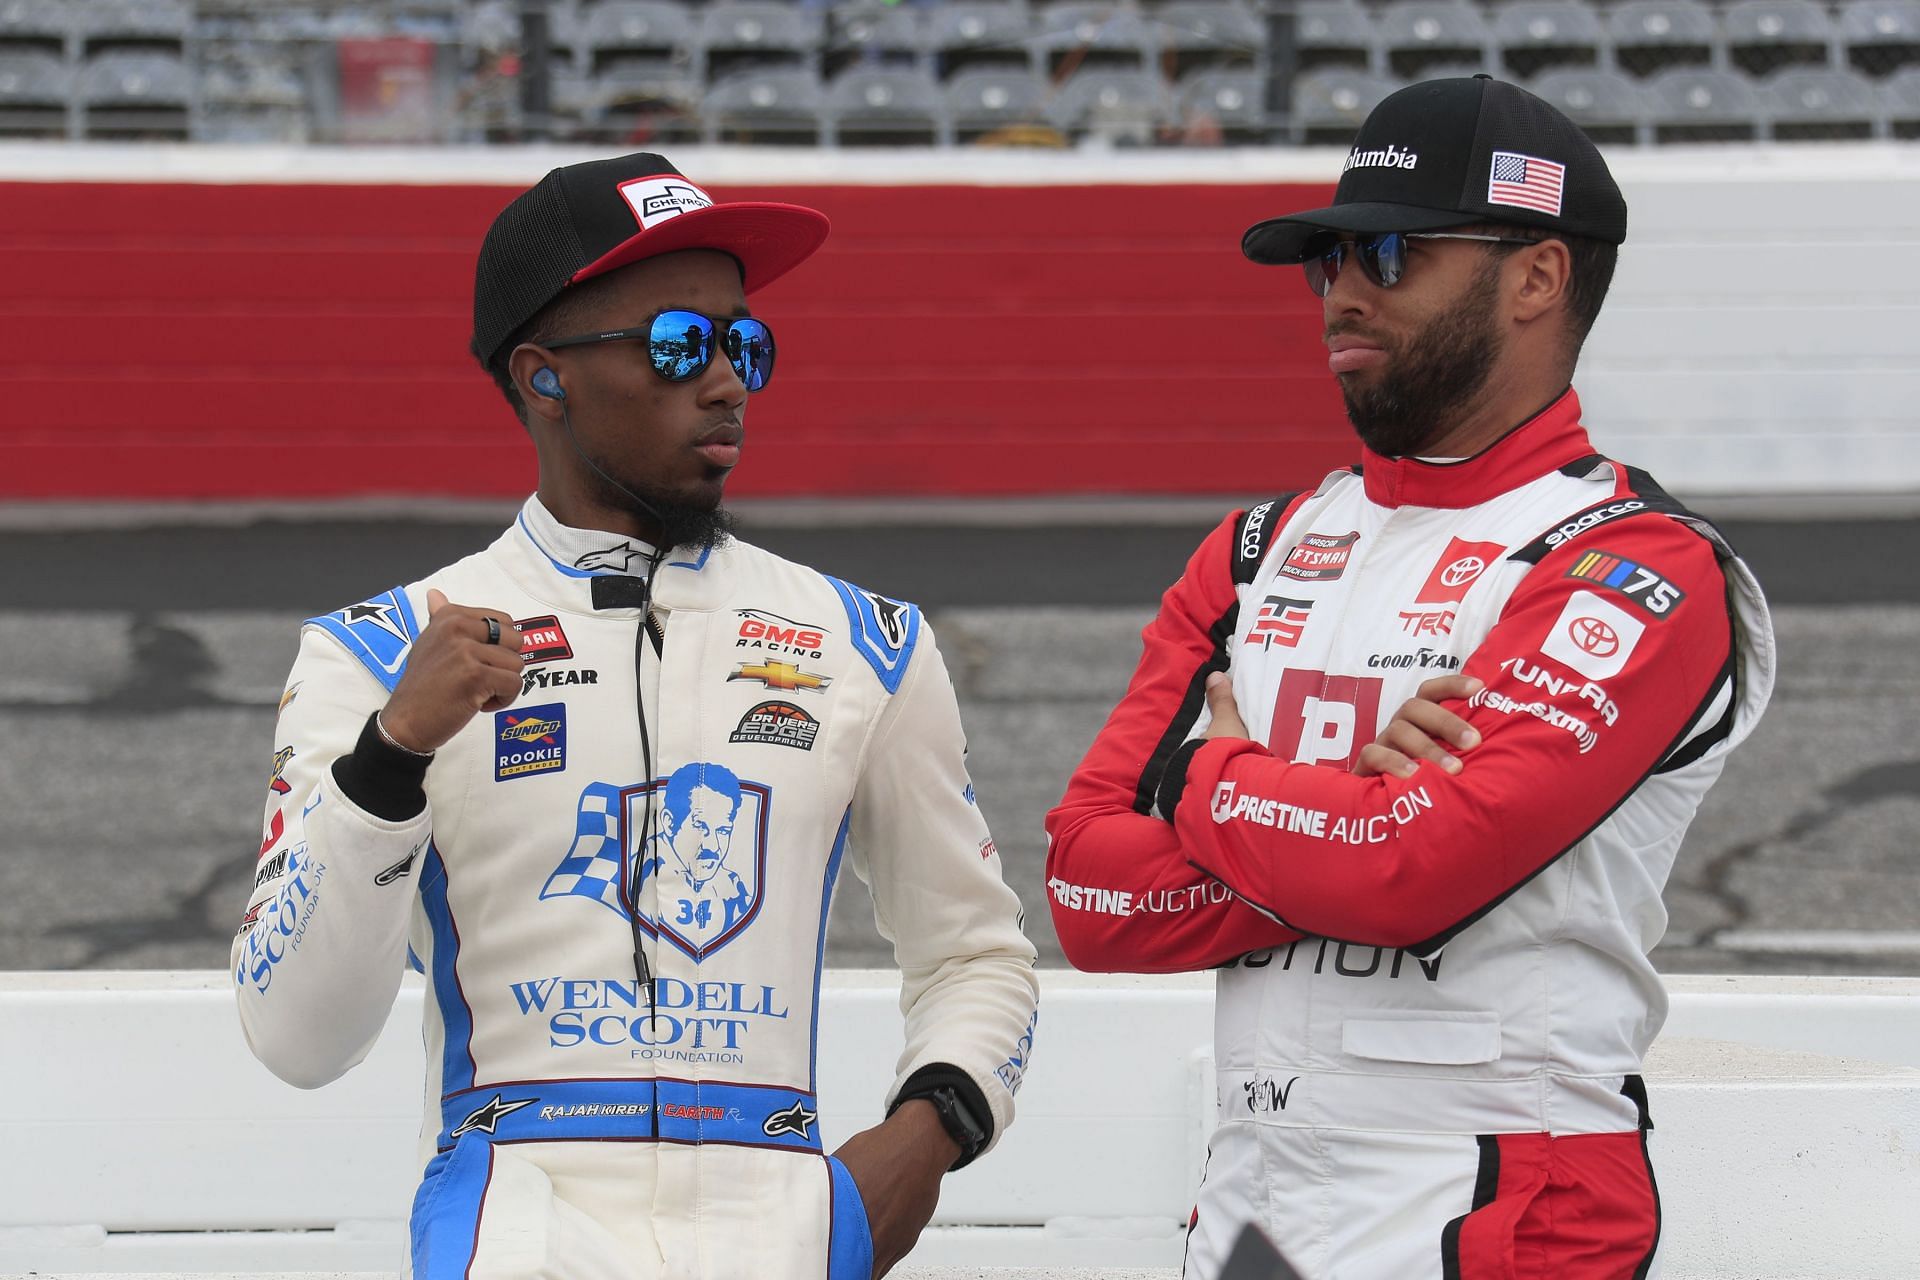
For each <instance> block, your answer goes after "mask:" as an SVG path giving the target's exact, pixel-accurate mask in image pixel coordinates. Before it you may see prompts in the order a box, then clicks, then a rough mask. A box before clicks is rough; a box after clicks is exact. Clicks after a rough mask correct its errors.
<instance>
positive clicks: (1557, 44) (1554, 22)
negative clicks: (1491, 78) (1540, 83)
mask: <svg viewBox="0 0 1920 1280" xmlns="http://www.w3.org/2000/svg"><path fill="white" fill-rule="evenodd" d="M1493 40H1494V43H1495V44H1496V45H1498V46H1499V47H1500V57H1501V60H1502V62H1503V63H1504V64H1505V66H1506V70H1507V72H1508V73H1509V74H1511V75H1513V76H1515V77H1517V78H1519V79H1522V80H1525V79H1530V78H1531V77H1533V76H1536V75H1538V74H1539V73H1541V72H1542V71H1550V70H1552V69H1553V68H1555V67H1592V66H1597V65H1598V64H1599V62H1600V50H1601V48H1602V47H1603V46H1604V45H1605V44H1606V42H1607V33H1606V29H1605V28H1604V27H1602V26H1601V25H1600V19H1599V17H1598V16H1597V15H1596V14H1595V13H1594V11H1593V10H1592V9H1591V8H1590V7H1588V6H1587V5H1585V4H1581V3H1579V0H1522V3H1520V4H1510V5H1502V6H1501V7H1500V8H1498V9H1496V10H1494V13H1493Z"/></svg>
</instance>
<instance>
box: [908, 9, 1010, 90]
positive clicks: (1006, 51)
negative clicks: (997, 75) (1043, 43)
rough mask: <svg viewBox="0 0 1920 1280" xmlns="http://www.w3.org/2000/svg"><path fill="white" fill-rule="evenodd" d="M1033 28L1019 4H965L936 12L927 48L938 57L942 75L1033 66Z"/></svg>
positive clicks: (930, 23)
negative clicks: (964, 71) (973, 70)
mask: <svg viewBox="0 0 1920 1280" xmlns="http://www.w3.org/2000/svg"><path fill="white" fill-rule="evenodd" d="M1032 37H1033V24H1032V23H1031V22H1030V21H1029V20H1028V15H1027V8H1026V6H1025V5H1024V4H1021V3H1019V2H1018V0H1005V2H1004V3H1003V2H1002V0H964V2H962V3H955V4H943V5H939V6H937V7H936V8H934V9H933V10H932V11H931V13H930V14H929V16H928V19H927V48H928V49H930V50H932V51H933V52H934V53H936V54H938V55H939V58H940V70H941V74H942V75H946V76H950V75H952V74H953V73H954V72H957V71H962V70H965V69H967V68H970V67H1027V66H1031V65H1032V64H1033V48H1032Z"/></svg>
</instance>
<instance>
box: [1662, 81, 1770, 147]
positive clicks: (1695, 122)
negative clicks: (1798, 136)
mask: <svg viewBox="0 0 1920 1280" xmlns="http://www.w3.org/2000/svg"><path fill="white" fill-rule="evenodd" d="M1646 92H1647V93H1648V105H1649V120H1650V121H1651V123H1652V125H1653V140H1654V141H1655V142H1684V143H1693V142H1751V141H1752V140H1754V139H1755V138H1757V137H1758V136H1759V135H1760V122H1761V118H1762V117H1761V113H1760V95H1759V94H1758V93H1757V92H1756V91H1755V89H1754V87H1753V82H1752V81H1750V80H1748V79H1747V78H1746V77H1745V76H1742V75H1739V74H1737V73H1735V72H1731V71H1716V70H1714V69H1712V68H1710V67H1676V68H1675V69H1673V70H1671V71H1663V72H1661V73H1660V74H1659V75H1657V76H1655V77H1654V78H1653V79H1652V80H1651V81H1650V82H1649V83H1648V84H1647V86H1646Z"/></svg>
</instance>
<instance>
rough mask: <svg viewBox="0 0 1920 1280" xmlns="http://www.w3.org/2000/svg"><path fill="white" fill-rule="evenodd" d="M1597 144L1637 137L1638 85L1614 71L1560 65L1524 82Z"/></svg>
mask: <svg viewBox="0 0 1920 1280" xmlns="http://www.w3.org/2000/svg"><path fill="white" fill-rule="evenodd" d="M1527 88H1528V89H1530V90H1532V91H1533V92H1534V93H1535V94H1537V95H1538V96H1540V97H1542V98H1545V99H1546V100H1547V101H1548V102H1551V103H1552V104H1553V105H1554V106H1556V107H1558V108H1560V110H1561V111H1563V112H1565V113H1566V116H1567V118H1568V119H1570V120H1572V121H1573V122H1574V123H1575V124H1577V125H1579V126H1580V127H1581V128H1582V129H1583V130H1585V131H1586V133H1587V136H1588V137H1590V138H1592V139H1593V140H1594V141H1595V142H1598V143H1600V144H1601V145H1603V146H1604V145H1606V144H1607V143H1629V142H1637V141H1639V139H1640V134H1641V128H1642V125H1643V124H1644V123H1645V121H1646V109H1645V104H1644V103H1643V102H1642V99H1641V90H1640V86H1639V85H1637V84H1635V83H1634V82H1633V81H1632V80H1629V79H1627V78H1626V77H1625V76H1623V75H1621V74H1620V73H1619V72H1616V71H1602V70H1600V69H1598V68H1596V67H1563V68H1561V69H1559V70H1557V71H1549V72H1547V73H1545V74H1544V75H1542V76H1540V77H1538V78H1537V79H1535V80H1533V81H1532V82H1530V83H1529V84H1528V85H1527Z"/></svg>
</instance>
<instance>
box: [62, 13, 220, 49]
mask: <svg viewBox="0 0 1920 1280" xmlns="http://www.w3.org/2000/svg"><path fill="white" fill-rule="evenodd" d="M73 17H74V33H75V34H76V35H77V36H78V37H79V39H80V49H81V52H82V53H83V54H86V55H91V54H95V53H99V52H102V51H105V50H108V49H117V48H126V47H129V46H132V47H138V48H143V49H148V50H151V51H154V52H164V53H172V54H176V55H178V54H180V53H183V52H184V51H185V50H186V44H187V34H188V32H190V31H192V30H193V10H192V9H191V8H190V7H189V6H188V5H187V4H186V2H185V0H94V3H92V4H86V5H76V6H74V15H73Z"/></svg>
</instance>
